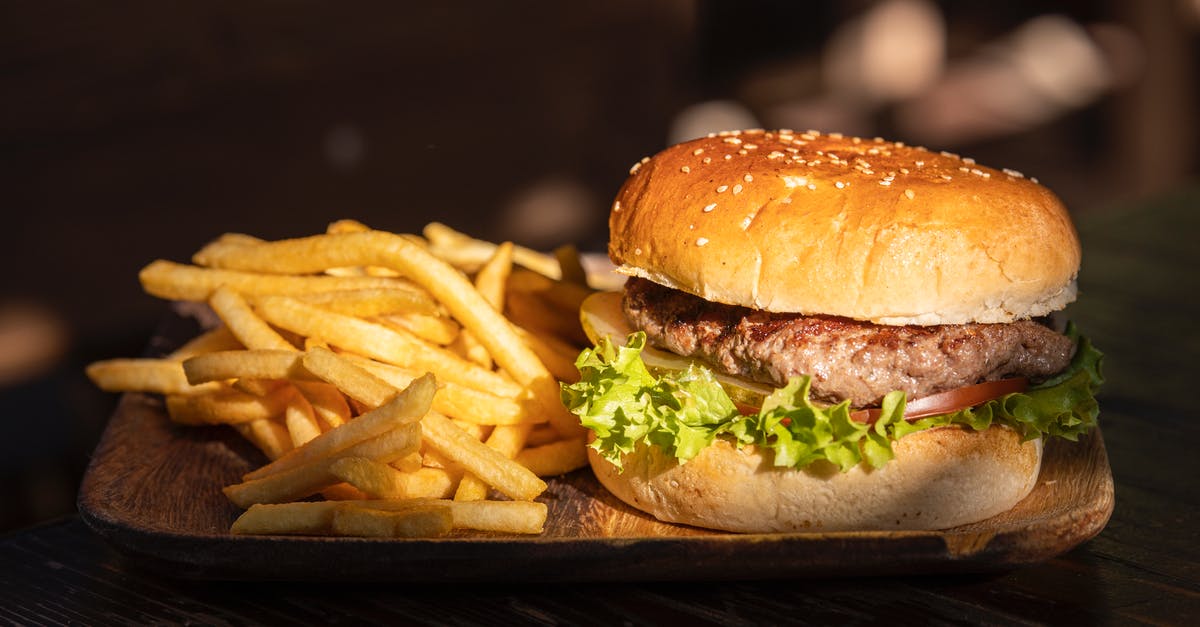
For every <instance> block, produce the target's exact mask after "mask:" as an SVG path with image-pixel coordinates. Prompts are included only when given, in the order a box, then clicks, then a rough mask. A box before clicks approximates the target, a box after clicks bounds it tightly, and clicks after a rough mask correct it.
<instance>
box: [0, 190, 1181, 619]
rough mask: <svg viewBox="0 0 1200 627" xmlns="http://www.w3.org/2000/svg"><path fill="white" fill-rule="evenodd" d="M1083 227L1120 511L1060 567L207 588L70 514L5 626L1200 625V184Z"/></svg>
mask: <svg viewBox="0 0 1200 627" xmlns="http://www.w3.org/2000/svg"><path fill="white" fill-rule="evenodd" d="M1078 222H1079V227H1080V232H1081V235H1082V237H1083V239H1084V247H1085V259H1084V270H1083V274H1082V277H1081V287H1082V297H1081V299H1080V302H1079V303H1077V304H1076V305H1074V306H1072V308H1071V310H1070V312H1071V316H1072V317H1073V318H1074V319H1075V320H1077V321H1078V322H1079V323H1080V326H1081V327H1082V329H1083V330H1084V331H1085V332H1086V333H1087V334H1089V335H1090V336H1091V337H1092V338H1093V339H1094V340H1095V341H1096V343H1097V344H1098V345H1099V346H1100V347H1101V348H1102V349H1103V350H1105V351H1106V353H1107V355H1108V357H1107V362H1106V374H1107V376H1108V378H1109V383H1108V384H1107V386H1106V387H1105V389H1104V392H1103V396H1102V400H1101V407H1102V415H1101V421H1102V422H1101V424H1102V425H1103V429H1104V438H1105V442H1106V444H1107V447H1108V452H1109V457H1110V461H1111V465H1112V469H1113V475H1114V477H1115V481H1116V498H1117V501H1116V509H1115V511H1114V513H1113V516H1112V519H1111V521H1110V522H1109V524H1108V526H1107V528H1105V530H1104V531H1103V532H1102V533H1101V534H1100V535H1099V536H1098V537H1096V538H1095V539H1093V540H1091V541H1090V542H1087V543H1086V544H1084V545H1083V546H1081V547H1079V548H1077V549H1075V550H1074V551H1071V552H1070V553H1068V554H1066V555H1063V556H1060V557H1058V558H1056V559H1053V560H1050V561H1048V562H1044V563H1041V564H1037V565H1034V566H1029V567H1026V568H1021V569H1018V570H1014V571H1010V572H1006V573H1001V574H991V575H954V576H948V575H941V576H901V577H896V576H892V577H875V578H859V579H828V578H822V577H821V573H816V572H814V573H812V578H809V579H797V580H773V579H771V578H770V576H771V573H769V572H763V573H762V576H763V578H764V579H763V580H762V581H748V582H662V583H637V584H589V583H572V584H515V583H511V582H497V583H494V584H488V585H481V584H458V585H411V584H395V583H371V584H358V583H346V582H336V581H330V582H322V583H286V582H284V583H280V582H272V583H261V582H251V583H246V582H211V581H191V580H173V579H170V578H164V577H162V576H158V575H151V574H148V573H147V572H145V571H141V570H139V569H138V568H137V567H136V566H135V565H133V564H131V563H129V562H128V561H127V560H126V559H125V558H124V557H122V555H120V554H118V553H117V552H115V551H114V550H112V549H111V548H109V547H108V546H107V545H105V544H104V542H103V541H102V540H101V539H100V538H99V537H98V536H97V535H95V534H94V533H93V532H92V531H91V530H90V529H89V528H88V527H87V526H86V525H85V524H84V523H83V522H81V521H80V520H79V519H78V518H77V517H71V518H67V519H63V520H59V521H56V522H53V523H50V524H45V525H42V526H39V527H36V528H32V529H28V530H25V531H20V532H17V533H14V534H10V535H8V536H7V537H5V538H3V539H0V623H7V622H12V623H17V624H37V623H51V624H54V623H80V624H95V623H139V624H140V623H151V622H153V623H200V624H210V623H220V624H229V623H257V622H263V623H337V622H372V623H375V622H378V623H402V624H506V623H513V622H522V623H534V624H562V623H565V624H605V625H608V624H677V623H687V624H697V623H701V624H702V623H716V624H747V625H757V624H763V623H793V622H798V623H818V624H827V623H835V624H841V623H895V622H900V623H922V624H928V623H935V624H942V623H964V622H965V623H1025V622H1028V623H1080V622H1084V623H1140V622H1145V623H1151V624H1196V623H1197V622H1198V621H1200V549H1198V548H1197V547H1198V545H1200V543H1198V542H1197V535H1198V532H1200V517H1198V516H1197V513H1198V507H1197V505H1198V504H1200V498H1198V496H1200V490H1198V489H1197V487H1196V480H1197V479H1198V478H1200V461H1198V460H1200V450H1198V446H1200V410H1198V409H1197V398H1196V397H1197V390H1198V389H1200V386H1197V385H1196V383H1195V380H1196V375H1197V374H1200V372H1198V369H1197V368H1196V366H1195V361H1194V360H1195V359H1196V358H1197V357H1198V356H1200V331H1198V330H1197V321H1196V318H1197V313H1200V306H1198V304H1200V280H1198V278H1197V277H1198V270H1200V245H1197V243H1196V235H1197V234H1200V228H1197V227H1198V226H1200V189H1192V190H1186V191H1182V192H1180V193H1178V194H1175V195H1171V196H1169V197H1166V198H1161V199H1158V200H1156V201H1154V202H1148V203H1144V204H1142V205H1138V206H1127V207H1117V208H1113V209H1110V210H1106V211H1103V212H1096V213H1093V214H1089V215H1085V216H1082V217H1080V218H1079V220H1078ZM637 567H638V565H637V564H629V568H630V569H631V571H632V570H634V569H636V568H637Z"/></svg>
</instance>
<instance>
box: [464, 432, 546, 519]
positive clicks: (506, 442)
mask: <svg viewBox="0 0 1200 627" xmlns="http://www.w3.org/2000/svg"><path fill="white" fill-rule="evenodd" d="M530 429H531V425H505V426H500V427H496V428H495V429H493V430H492V434H491V435H489V436H488V439H487V442H486V444H487V446H488V448H490V449H492V450H495V451H496V452H498V453H500V454H501V455H503V456H505V457H507V458H508V459H512V458H514V457H516V456H517V453H518V452H520V450H521V449H522V448H524V446H525V440H526V438H528V437H529V431H530ZM485 498H487V484H486V483H485V482H484V481H483V480H481V479H479V478H478V477H476V476H474V475H470V474H468V475H464V476H463V478H462V481H461V482H460V483H459V484H458V491H456V492H455V493H454V500H456V501H481V500H483V499H485Z"/></svg>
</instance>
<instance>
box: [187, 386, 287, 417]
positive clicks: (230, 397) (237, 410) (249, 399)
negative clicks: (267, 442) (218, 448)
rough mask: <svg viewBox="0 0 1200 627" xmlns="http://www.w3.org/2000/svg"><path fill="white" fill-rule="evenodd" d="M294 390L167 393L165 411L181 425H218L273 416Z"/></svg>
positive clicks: (285, 387)
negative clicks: (265, 392)
mask: <svg viewBox="0 0 1200 627" xmlns="http://www.w3.org/2000/svg"><path fill="white" fill-rule="evenodd" d="M295 393H296V390H295V389H294V388H292V387H291V386H282V387H280V388H278V389H276V390H275V391H273V392H270V393H268V394H267V395H266V396H256V395H254V394H247V393H245V392H239V391H237V390H231V389H228V388H226V389H221V390H218V391H216V392H211V393H208V394H195V395H183V394H172V395H170V396H167V415H168V416H170V417H171V420H172V421H174V422H176V423H178V424H182V425H222V424H238V423H242V422H251V421H254V420H264V419H267V418H273V417H275V416H278V415H280V414H282V413H283V410H284V408H285V407H287V403H288V401H289V400H291V397H292V395H293V394H295Z"/></svg>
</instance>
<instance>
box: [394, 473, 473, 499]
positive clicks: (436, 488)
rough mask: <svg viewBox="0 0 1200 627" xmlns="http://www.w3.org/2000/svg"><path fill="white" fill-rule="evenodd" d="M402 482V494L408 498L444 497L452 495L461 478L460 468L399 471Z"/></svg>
mask: <svg viewBox="0 0 1200 627" xmlns="http://www.w3.org/2000/svg"><path fill="white" fill-rule="evenodd" d="M401 474H402V475H403V477H402V481H403V484H404V494H405V495H406V496H407V497H408V498H421V497H424V498H435V499H444V498H449V497H451V496H453V495H454V490H455V488H456V487H457V486H458V482H459V480H460V479H462V475H463V472H462V469H461V468H457V467H454V468H428V467H427V468H419V469H417V470H414V471H412V472H404V473H401Z"/></svg>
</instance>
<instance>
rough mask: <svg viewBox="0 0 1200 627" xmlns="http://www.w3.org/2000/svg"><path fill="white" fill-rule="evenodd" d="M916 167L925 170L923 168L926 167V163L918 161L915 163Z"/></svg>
mask: <svg viewBox="0 0 1200 627" xmlns="http://www.w3.org/2000/svg"><path fill="white" fill-rule="evenodd" d="M915 165H916V166H917V167H918V168H923V167H925V162H924V161H917V162H915Z"/></svg>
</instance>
